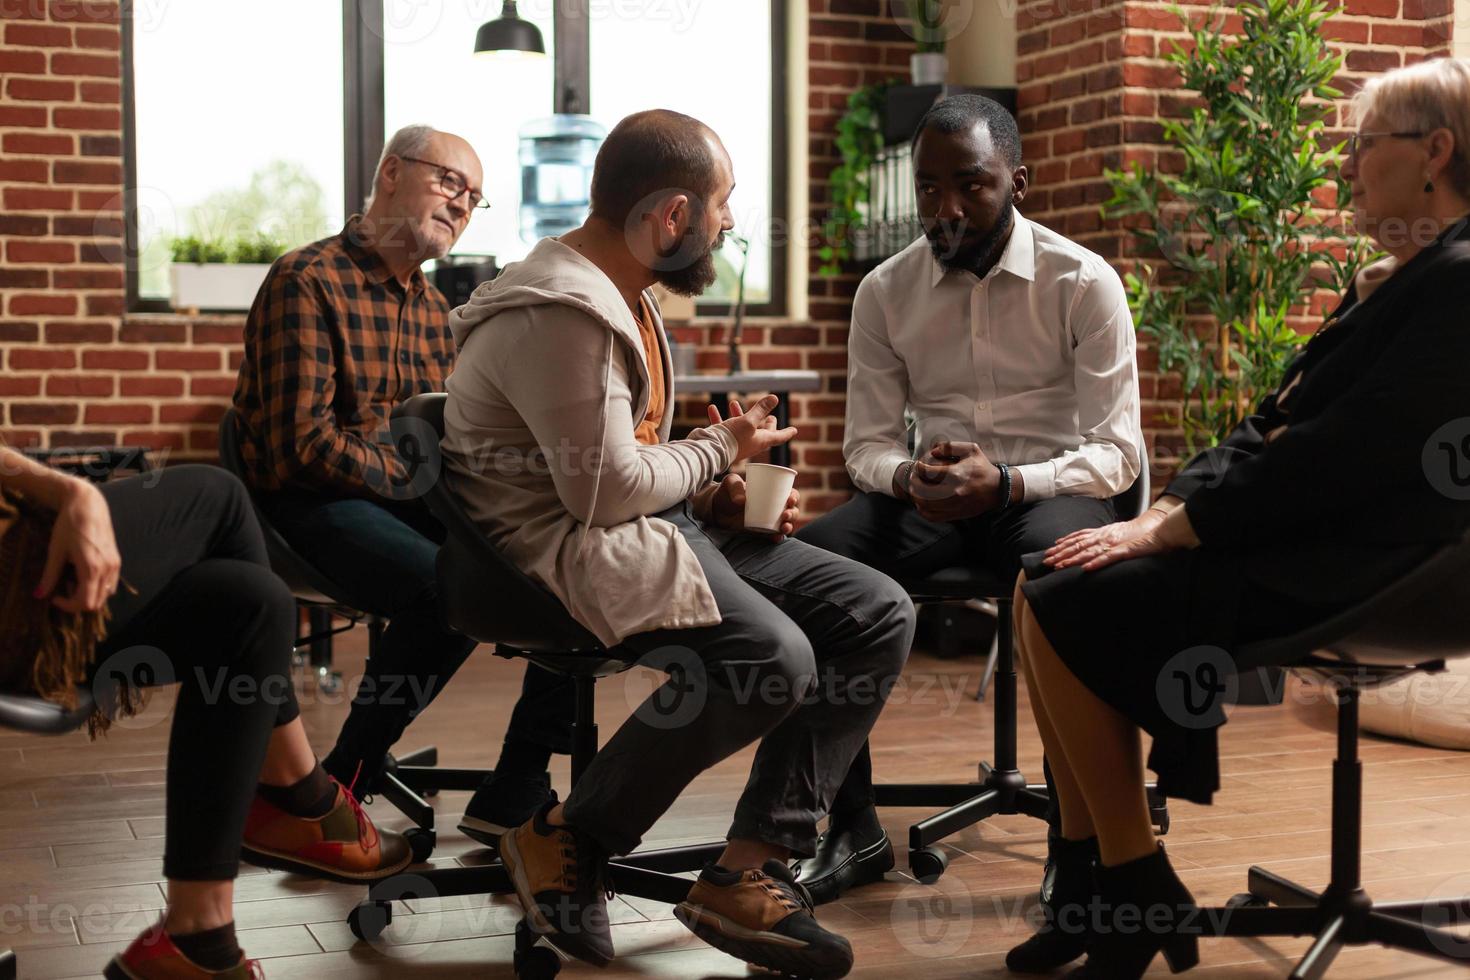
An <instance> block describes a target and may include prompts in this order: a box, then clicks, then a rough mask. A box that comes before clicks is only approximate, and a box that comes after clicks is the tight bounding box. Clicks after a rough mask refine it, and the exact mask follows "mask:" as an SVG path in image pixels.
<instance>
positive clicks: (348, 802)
mask: <svg viewBox="0 0 1470 980" xmlns="http://www.w3.org/2000/svg"><path fill="white" fill-rule="evenodd" d="M240 857H241V859H242V860H245V861H248V862H250V863H251V864H253V865H255V866H257V867H261V868H274V869H276V870H277V871H294V872H296V873H297V874H303V875H311V876H312V877H315V878H328V879H330V880H332V881H345V882H347V883H348V884H353V883H356V882H366V881H378V880H379V879H382V878H388V877H390V876H392V875H395V874H397V873H398V872H400V871H402V870H403V869H404V868H406V867H408V865H409V862H411V861H412V860H413V849H412V848H411V847H409V844H408V841H407V840H405V839H404V837H403V835H402V834H400V833H396V832H395V831H392V830H379V829H378V828H377V827H375V826H373V821H372V818H370V817H369V816H368V815H367V813H365V812H364V811H363V809H362V804H361V803H358V802H357V798H356V797H354V796H353V795H352V794H351V793H349V792H348V791H347V790H345V789H343V788H342V786H341V784H340V783H339V784H338V786H337V802H336V804H335V805H334V806H333V807H332V809H331V810H329V811H328V812H327V814H326V815H325V816H321V817H315V818H312V817H297V816H293V815H292V814H289V813H287V812H286V811H285V810H282V809H280V808H278V807H276V806H273V805H272V804H270V803H268V802H266V801H265V800H263V799H261V798H260V797H259V796H256V797H255V799H254V800H253V801H252V802H251V804H250V813H249V815H248V816H247V817H246V818H245V839H244V841H243V842H242V843H241V845H240Z"/></svg>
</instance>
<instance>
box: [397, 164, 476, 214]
mask: <svg viewBox="0 0 1470 980" xmlns="http://www.w3.org/2000/svg"><path fill="white" fill-rule="evenodd" d="M403 159H404V160H407V161H408V162H409V163H422V164H423V165H424V166H426V167H438V168H439V189H440V191H441V192H442V193H443V194H444V196H445V197H447V198H449V199H450V200H451V201H453V200H455V199H456V198H458V197H459V196H460V195H461V194H463V193H464V192H465V191H469V192H470V207H472V208H484V209H488V208H489V207H490V202H489V201H487V200H485V197H484V195H483V194H481V193H480V192H479V191H470V182H469V181H468V180H466V179H465V176H464V174H462V173H460V172H459V171H458V170H451V169H449V168H448V167H446V166H444V164H442V163H435V162H434V161H433V160H420V159H419V158H418V157H403Z"/></svg>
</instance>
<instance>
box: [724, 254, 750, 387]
mask: <svg viewBox="0 0 1470 980" xmlns="http://www.w3.org/2000/svg"><path fill="white" fill-rule="evenodd" d="M725 237H727V238H729V239H730V240H731V241H732V242H734V243H735V247H736V248H738V249H740V281H739V285H738V287H737V290H736V298H735V323H734V325H733V326H732V327H731V328H730V373H731V374H739V373H740V330H741V328H742V327H743V326H744V321H745V268H746V266H748V265H750V239H748V238H744V237H742V236H740V235H737V234H735V233H734V232H730V233H728V234H727V235H726V236H725Z"/></svg>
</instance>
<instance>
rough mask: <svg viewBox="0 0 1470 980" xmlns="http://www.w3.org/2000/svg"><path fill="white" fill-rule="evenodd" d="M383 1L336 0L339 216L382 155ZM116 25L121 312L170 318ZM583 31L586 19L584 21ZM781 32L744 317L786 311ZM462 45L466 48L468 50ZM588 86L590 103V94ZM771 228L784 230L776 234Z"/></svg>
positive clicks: (710, 304) (129, 31)
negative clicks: (159, 286)
mask: <svg viewBox="0 0 1470 980" xmlns="http://www.w3.org/2000/svg"><path fill="white" fill-rule="evenodd" d="M383 2H384V0H342V75H343V78H342V115H343V120H342V122H343V131H342V140H343V147H342V150H343V152H342V161H343V167H344V168H345V171H346V173H345V174H344V180H343V189H344V194H345V197H346V200H345V202H344V204H345V208H344V211H343V213H344V214H349V215H350V214H356V213H357V212H358V210H359V209H360V208H361V206H362V201H363V199H364V198H365V197H366V196H367V192H368V190H369V188H370V187H371V186H372V180H373V172H374V170H375V169H376V167H377V163H378V157H379V156H380V155H381V154H382V152H383V143H384V141H385V138H386V134H385V133H384V132H383V126H384V94H383V62H384V56H385V54H384V52H385V42H384V40H383V36H382V33H381V32H380V31H374V30H372V29H370V28H369V27H368V26H367V25H368V23H369V22H372V23H379V24H381V23H382V21H383ZM121 20H122V25H121V26H122V101H123V105H122V126H123V208H124V219H125V220H124V222H123V225H124V261H125V265H126V268H125V275H124V281H125V289H126V310H127V312H128V313H145V314H146V313H172V312H176V311H175V310H174V307H173V305H172V304H171V303H170V302H169V301H168V300H166V299H144V298H143V297H141V296H140V295H139V294H138V246H139V243H138V223H137V215H138V158H137V118H136V113H135V111H134V85H133V19H132V18H131V17H129V16H124V17H122V18H121ZM583 26H584V27H585V20H584V21H583ZM787 42H788V38H787V30H786V16H785V10H784V5H783V4H781V3H779V2H777V0H772V2H771V169H770V173H771V225H772V228H770V229H766V231H767V232H768V234H767V238H768V239H770V249H771V290H770V293H771V297H770V299H769V300H768V301H767V302H764V303H747V304H746V306H745V315H746V316H783V315H785V313H786V310H787V295H786V293H787V282H786V279H787V263H788V261H789V253H790V233H789V228H790V222H789V220H788V219H789V214H788V211H789V190H788V186H787V184H788V182H789V179H790V173H789V161H788V159H787V154H786V151H787V147H788V146H789V145H790V135H791V134H790V132H789V125H788V118H789V116H788V113H787V111H786V99H787V84H788V83H787V74H788V72H787V71H786V67H787V66H786V58H787ZM468 43H469V42H468V40H467V41H466V46H468ZM596 94H597V93H596V92H595V91H591V90H590V86H589V88H588V100H589V101H590V100H591V99H592V98H595V97H596ZM776 228H784V229H788V231H787V233H785V234H783V235H781V236H779V237H777V236H775V235H774V234H769V232H773V231H774V229H776ZM734 306H735V304H734V302H733V301H732V302H725V301H723V300H722V301H718V302H716V301H700V302H697V303H696V307H695V311H696V314H697V315H699V316H701V317H719V316H733V315H734Z"/></svg>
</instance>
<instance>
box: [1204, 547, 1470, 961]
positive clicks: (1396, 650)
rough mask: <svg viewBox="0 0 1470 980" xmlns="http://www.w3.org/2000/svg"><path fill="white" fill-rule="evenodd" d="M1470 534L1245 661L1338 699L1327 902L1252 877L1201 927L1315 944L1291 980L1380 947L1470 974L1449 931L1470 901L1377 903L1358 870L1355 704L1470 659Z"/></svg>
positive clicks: (1268, 877)
mask: <svg viewBox="0 0 1470 980" xmlns="http://www.w3.org/2000/svg"><path fill="white" fill-rule="evenodd" d="M1467 640H1470V534H1467V535H1466V537H1465V538H1464V539H1463V540H1462V541H1460V542H1459V543H1458V544H1455V545H1451V546H1449V547H1446V548H1443V549H1441V550H1440V551H1439V552H1438V553H1436V554H1435V555H1434V556H1433V557H1432V558H1430V559H1429V560H1428V561H1425V562H1424V563H1423V564H1421V565H1420V566H1419V567H1418V568H1417V569H1415V570H1414V571H1413V572H1412V573H1410V574H1409V575H1407V576H1405V577H1404V578H1402V579H1400V580H1399V581H1398V582H1395V583H1394V584H1393V585H1391V586H1389V587H1388V588H1386V589H1384V590H1383V591H1382V592H1380V593H1379V594H1377V595H1376V596H1374V597H1372V598H1371V599H1369V600H1367V601H1366V602H1363V603H1360V604H1358V605H1356V606H1354V607H1353V608H1351V609H1349V610H1348V611H1347V612H1344V613H1343V614H1342V615H1340V616H1336V617H1334V618H1333V619H1331V620H1328V621H1327V622H1325V623H1322V624H1321V625H1319V626H1315V627H1313V628H1311V629H1307V630H1303V631H1302V632H1300V633H1297V634H1295V635H1293V636H1288V637H1284V638H1282V639H1277V640H1269V641H1264V642H1261V643H1256V644H1252V645H1250V646H1246V647H1243V648H1241V649H1240V650H1238V651H1236V657H1235V659H1236V663H1237V665H1239V666H1240V668H1241V669H1244V670H1248V669H1250V668H1252V667H1253V666H1256V665H1260V664H1272V665H1275V664H1288V663H1289V664H1294V665H1295V666H1296V668H1305V669H1310V670H1313V671H1316V672H1319V673H1322V674H1325V675H1326V676H1327V678H1328V679H1329V681H1330V682H1331V684H1332V686H1333V687H1335V688H1336V690H1337V757H1336V758H1335V759H1334V760H1333V763H1332V874H1331V881H1330V882H1329V883H1328V885H1327V887H1326V889H1324V890H1323V891H1321V892H1317V891H1313V890H1312V889H1309V888H1304V887H1302V886H1301V885H1298V884H1296V883H1295V882H1292V881H1288V880H1287V879H1285V878H1283V877H1281V876H1279V875H1275V874H1272V873H1271V872H1269V871H1267V870H1265V869H1264V868H1260V867H1252V868H1251V869H1250V872H1249V874H1248V876H1247V888H1248V889H1249V891H1248V892H1246V893H1245V894H1242V895H1237V896H1235V898H1233V899H1231V900H1230V902H1229V903H1227V905H1226V907H1225V908H1224V909H1205V910H1203V914H1202V915H1201V916H1200V917H1199V920H1198V921H1199V922H1200V923H1201V924H1202V926H1203V927H1205V928H1206V929H1208V930H1209V931H1210V932H1211V933H1212V934H1214V935H1220V936H1303V935H1311V936H1315V937H1316V942H1314V943H1313V944H1312V946H1311V948H1309V949H1308V950H1307V953H1306V955H1305V956H1303V957H1302V959H1301V961H1300V962H1298V964H1297V965H1296V968H1295V969H1294V970H1292V972H1291V980H1316V978H1319V977H1321V976H1323V975H1325V974H1326V972H1327V968H1328V967H1329V966H1330V965H1331V964H1332V961H1333V958H1334V957H1336V956H1337V954H1338V952H1339V951H1340V950H1341V949H1342V947H1343V946H1345V945H1354V946H1360V945H1367V944H1369V943H1376V944H1378V945H1381V946H1387V947H1389V948H1393V949H1404V950H1409V951H1411V952H1415V953H1422V954H1424V955H1426V956H1433V957H1437V958H1439V959H1442V960H1449V961H1452V962H1458V963H1460V964H1461V965H1467V966H1470V939H1466V938H1464V937H1463V936H1460V935H1456V934H1454V933H1451V932H1449V931H1448V930H1446V929H1444V928H1442V926H1443V925H1446V924H1449V925H1455V924H1459V923H1462V922H1464V921H1465V917H1466V916H1470V897H1455V898H1436V899H1430V900H1428V901H1422V902H1414V901H1409V902H1382V903H1376V904H1375V903H1374V901H1373V900H1372V899H1371V898H1369V897H1368V895H1367V893H1366V892H1364V891H1363V887H1362V880H1361V873H1360V862H1361V852H1362V826H1363V822H1362V821H1363V790H1362V779H1363V765H1362V763H1361V762H1360V761H1359V759H1358V697H1359V695H1360V693H1361V692H1362V691H1363V690H1364V689H1365V688H1368V687H1371V686H1373V685H1375V684H1379V683H1382V682H1383V681H1385V680H1391V679H1393V678H1396V677H1401V676H1403V675H1404V674H1406V673H1409V672H1412V671H1416V670H1425V671H1433V670H1443V669H1444V658H1445V657H1462V656H1465V655H1466V654H1467V653H1470V643H1467Z"/></svg>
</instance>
